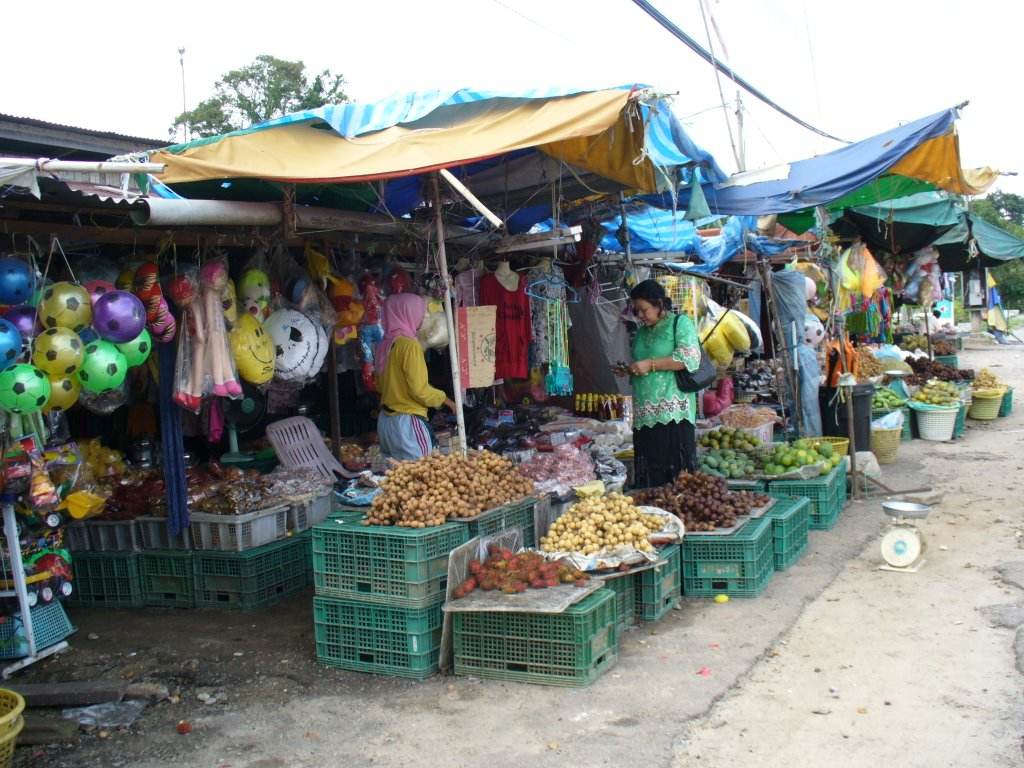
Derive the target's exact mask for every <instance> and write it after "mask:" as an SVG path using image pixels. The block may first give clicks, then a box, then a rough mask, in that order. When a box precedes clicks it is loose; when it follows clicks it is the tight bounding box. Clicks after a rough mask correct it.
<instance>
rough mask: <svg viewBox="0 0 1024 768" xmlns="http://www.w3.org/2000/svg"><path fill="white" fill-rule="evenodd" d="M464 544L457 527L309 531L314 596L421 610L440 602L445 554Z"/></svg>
mask: <svg viewBox="0 0 1024 768" xmlns="http://www.w3.org/2000/svg"><path fill="white" fill-rule="evenodd" d="M468 540H469V533H468V528H467V527H466V526H465V525H464V524H462V523H445V524H444V525H438V526H434V527H431V528H398V527H395V526H381V525H371V526H364V525H356V524H353V523H340V524H339V523H338V522H337V521H336V520H335V521H330V522H327V523H321V524H320V525H317V526H315V527H314V528H313V583H314V586H315V587H316V593H317V594H318V595H323V596H324V597H338V598H342V599H352V600H364V601H366V602H374V603H387V604H388V605H393V606H396V607H399V608H425V607H427V606H429V605H433V604H434V603H436V602H438V601H440V600H443V598H444V594H445V589H446V587H447V585H448V553H449V552H451V551H452V550H453V549H455V547H457V546H459V545H460V544H465V543H466V542H467V541H468Z"/></svg>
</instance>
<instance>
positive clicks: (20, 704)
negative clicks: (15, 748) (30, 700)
mask: <svg viewBox="0 0 1024 768" xmlns="http://www.w3.org/2000/svg"><path fill="white" fill-rule="evenodd" d="M24 711H25V699H23V698H22V697H21V694H20V693H16V692H15V691H11V690H8V689H7V688H0V737H2V736H4V735H5V734H7V733H8V732H9V731H11V729H12V727H13V725H14V723H15V721H16V720H17V719H18V718H19V717H21V713H22V712H24ZM0 764H2V763H0Z"/></svg>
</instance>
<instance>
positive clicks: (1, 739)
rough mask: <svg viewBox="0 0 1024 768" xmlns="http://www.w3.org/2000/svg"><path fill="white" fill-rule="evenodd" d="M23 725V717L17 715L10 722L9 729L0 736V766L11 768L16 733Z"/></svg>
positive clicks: (16, 737) (16, 739) (16, 738)
mask: <svg viewBox="0 0 1024 768" xmlns="http://www.w3.org/2000/svg"><path fill="white" fill-rule="evenodd" d="M24 727H25V718H23V717H22V716H21V715H18V717H17V718H15V719H14V721H13V722H12V723H11V725H10V728H9V730H8V731H7V733H5V734H4V735H3V736H0V768H11V763H12V762H14V747H15V745H16V743H17V741H18V734H20V733H21V729H22V728H24Z"/></svg>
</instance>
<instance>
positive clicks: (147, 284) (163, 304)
mask: <svg viewBox="0 0 1024 768" xmlns="http://www.w3.org/2000/svg"><path fill="white" fill-rule="evenodd" d="M159 277H160V270H159V268H158V267H157V265H156V264H155V263H154V262H152V261H147V262H146V263H145V264H141V265H139V268H138V269H136V270H135V275H134V281H133V283H132V287H131V290H132V292H133V293H134V294H135V295H136V296H138V297H139V299H140V300H141V301H142V303H143V305H144V306H145V307H146V328H147V329H149V332H150V333H151V334H152V335H153V339H154V340H155V341H158V342H160V343H166V342H168V341H171V340H173V339H174V334H175V333H176V332H177V326H176V324H175V322H174V315H172V314H171V308H170V306H168V304H167V299H165V298H164V294H163V291H161V290H160V280H159Z"/></svg>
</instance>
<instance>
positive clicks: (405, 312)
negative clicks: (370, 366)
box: [377, 293, 427, 373]
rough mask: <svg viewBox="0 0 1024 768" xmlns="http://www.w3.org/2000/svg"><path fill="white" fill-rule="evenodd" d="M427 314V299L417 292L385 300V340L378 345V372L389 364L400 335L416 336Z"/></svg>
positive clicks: (395, 295)
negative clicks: (389, 357) (396, 340)
mask: <svg viewBox="0 0 1024 768" xmlns="http://www.w3.org/2000/svg"><path fill="white" fill-rule="evenodd" d="M426 314H427V300H426V299H424V298H423V297H422V296H417V295H416V294H415V293H396V294H393V295H391V296H388V298H387V299H386V300H385V302H384V340H383V341H382V342H381V343H380V345H379V346H378V347H377V372H378V373H381V372H383V370H384V366H386V365H387V362H388V355H389V354H390V353H391V345H392V344H394V343H395V339H397V338H398V337H399V336H405V337H407V338H410V339H415V338H416V331H418V330H419V328H420V325H422V324H423V318H424V316H425V315H426Z"/></svg>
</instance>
